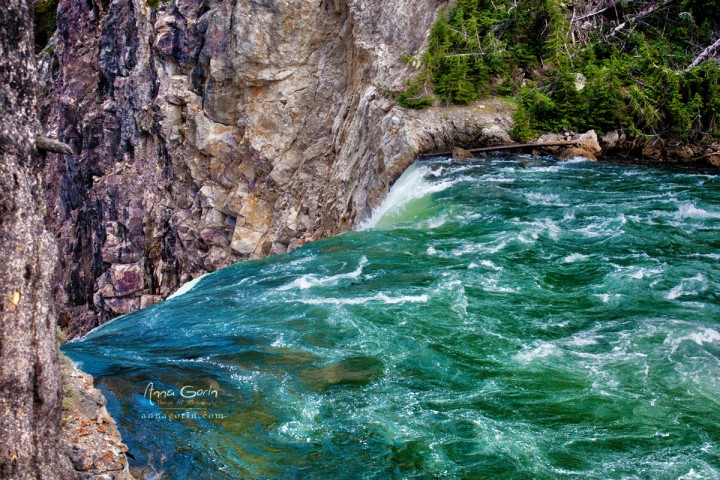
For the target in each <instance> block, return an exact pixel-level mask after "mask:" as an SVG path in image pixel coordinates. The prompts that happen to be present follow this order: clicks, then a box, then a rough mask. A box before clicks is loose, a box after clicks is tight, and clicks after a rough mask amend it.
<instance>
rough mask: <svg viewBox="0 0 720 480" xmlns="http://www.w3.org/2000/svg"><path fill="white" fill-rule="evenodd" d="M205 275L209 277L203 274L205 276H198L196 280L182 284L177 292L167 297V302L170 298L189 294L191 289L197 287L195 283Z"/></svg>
mask: <svg viewBox="0 0 720 480" xmlns="http://www.w3.org/2000/svg"><path fill="white" fill-rule="evenodd" d="M206 275H209V274H208V273H205V274H203V275H200V276H199V277H197V278H193V279H192V280H190V281H189V282H185V283H183V284H182V286H181V287H180V288H178V289H177V291H175V293H173V294H172V295H170V296H169V297H167V300H170V299H171V298H176V297H179V296H180V295H183V294H185V293H187V292H189V291H190V290H192V288H193V287H194V286H195V285H197V283H198V282H199V281H200V280H202V279H203V278H204V277H205V276H206Z"/></svg>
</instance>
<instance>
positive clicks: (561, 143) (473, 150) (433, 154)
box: [420, 140, 580, 158]
mask: <svg viewBox="0 0 720 480" xmlns="http://www.w3.org/2000/svg"><path fill="white" fill-rule="evenodd" d="M579 143H580V141H579V140H561V141H557V142H542V143H512V144H510V145H496V146H494V147H482V148H468V149H466V150H467V151H468V152H470V153H482V152H494V151H497V150H515V149H523V148H534V147H562V146H568V145H577V144H579ZM452 153H453V152H452V150H450V151H444V152H429V153H423V154H422V155H420V157H421V158H427V157H440V156H444V155H452Z"/></svg>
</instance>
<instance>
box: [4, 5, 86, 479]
mask: <svg viewBox="0 0 720 480" xmlns="http://www.w3.org/2000/svg"><path fill="white" fill-rule="evenodd" d="M32 31H33V28H32V10H31V8H30V5H29V3H28V1H27V0H2V1H1V2H0V478H2V479H13V480H14V479H23V480H24V479H66V478H67V479H70V478H74V474H73V472H72V470H71V468H72V467H71V465H70V462H69V459H68V458H67V457H66V456H65V455H64V452H63V451H62V450H63V449H62V448H61V446H60V436H59V433H60V415H61V405H62V403H61V384H60V373H59V369H58V348H57V344H56V340H55V317H54V314H53V310H52V299H51V295H50V273H51V272H52V267H53V264H54V261H55V256H56V249H55V244H54V240H53V239H52V237H51V236H50V235H49V234H48V232H47V231H46V230H45V226H44V222H43V217H44V214H45V200H44V196H43V191H42V185H41V181H40V175H39V169H40V165H39V160H40V158H39V156H38V154H37V153H36V151H35V145H34V140H33V139H34V137H35V135H36V134H37V132H38V129H39V124H38V121H37V120H36V113H35V92H34V88H35V59H34V53H33V52H34V49H33V38H32V37H33V35H32Z"/></svg>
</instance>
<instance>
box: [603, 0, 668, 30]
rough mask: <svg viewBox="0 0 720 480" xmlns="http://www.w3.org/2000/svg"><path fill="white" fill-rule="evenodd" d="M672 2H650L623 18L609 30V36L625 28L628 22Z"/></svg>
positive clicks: (666, 0) (645, 15)
mask: <svg viewBox="0 0 720 480" xmlns="http://www.w3.org/2000/svg"><path fill="white" fill-rule="evenodd" d="M674 2H675V0H665V1H664V2H662V3H655V4H652V5H650V6H649V7H646V8H644V9H642V10H640V11H639V12H638V13H636V14H634V15H630V16H629V17H627V18H626V19H625V21H624V22H623V23H621V24H620V25H618V26H617V27H615V28H613V29H612V30H611V31H610V36H611V37H612V36H613V35H616V34H617V33H618V32H620V31H621V30H622V29H623V28H625V27H626V26H627V24H628V23H631V22H635V21H636V20H638V19H640V18H643V17H647V16H648V15H650V14H652V13H655V12H657V11H658V10H660V9H661V8H665V7H667V6H668V5H670V4H671V3H674Z"/></svg>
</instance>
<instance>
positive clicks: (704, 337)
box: [663, 327, 720, 353]
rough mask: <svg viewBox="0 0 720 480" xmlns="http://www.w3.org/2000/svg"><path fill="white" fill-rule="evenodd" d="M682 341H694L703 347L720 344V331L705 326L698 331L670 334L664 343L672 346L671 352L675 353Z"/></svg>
mask: <svg viewBox="0 0 720 480" xmlns="http://www.w3.org/2000/svg"><path fill="white" fill-rule="evenodd" d="M682 342H694V343H696V344H697V345H699V346H701V347H702V346H703V345H705V344H713V343H716V344H720V332H718V331H717V330H714V329H712V328H707V327H703V328H700V330H698V331H695V332H692V333H689V334H687V335H683V336H680V337H673V336H672V335H670V336H668V337H667V338H666V339H665V341H664V342H663V343H664V344H665V345H670V346H672V350H671V353H675V351H676V350H677V349H678V347H679V346H680V344H681V343H682Z"/></svg>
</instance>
